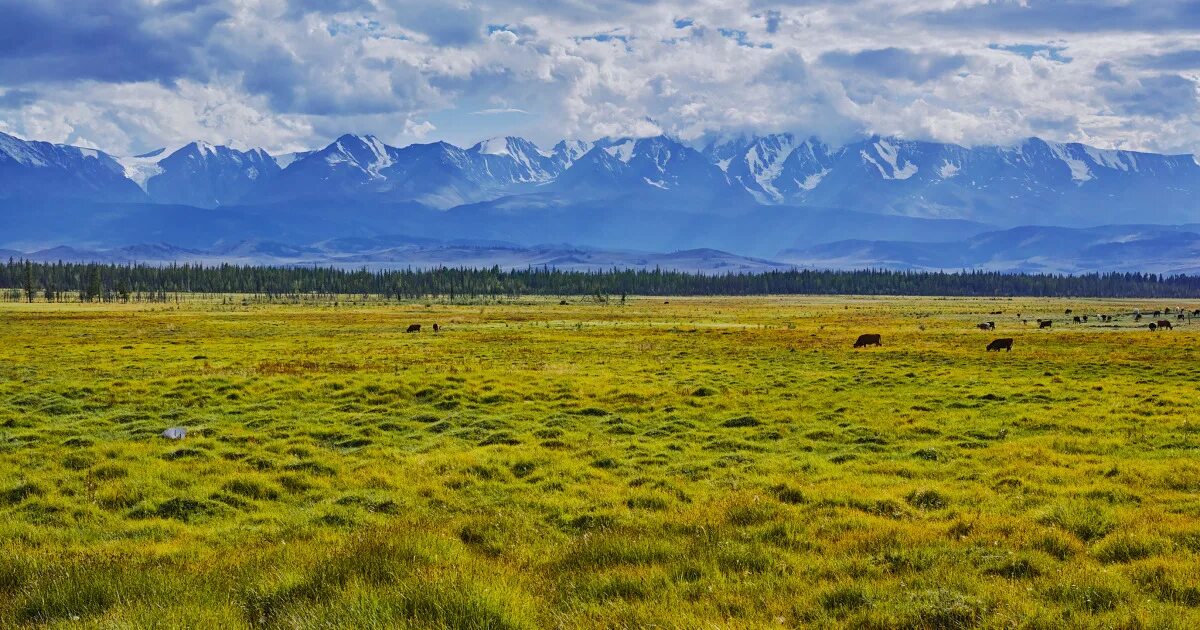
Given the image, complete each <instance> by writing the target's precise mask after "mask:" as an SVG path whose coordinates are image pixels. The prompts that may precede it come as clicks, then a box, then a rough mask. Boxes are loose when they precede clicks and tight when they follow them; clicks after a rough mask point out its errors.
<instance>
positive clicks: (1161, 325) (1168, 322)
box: [1158, 319, 1171, 330]
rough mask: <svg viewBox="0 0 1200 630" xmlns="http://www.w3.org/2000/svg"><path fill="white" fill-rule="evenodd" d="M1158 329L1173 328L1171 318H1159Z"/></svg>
mask: <svg viewBox="0 0 1200 630" xmlns="http://www.w3.org/2000/svg"><path fill="white" fill-rule="evenodd" d="M1158 329H1159V330H1171V320H1169V319H1160V320H1158Z"/></svg>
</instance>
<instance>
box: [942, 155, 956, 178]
mask: <svg viewBox="0 0 1200 630" xmlns="http://www.w3.org/2000/svg"><path fill="white" fill-rule="evenodd" d="M958 171H959V166H958V165H957V164H951V163H950V160H945V161H943V162H942V165H941V166H939V167H938V177H941V178H942V179H950V178H951V177H955V176H957V175H958Z"/></svg>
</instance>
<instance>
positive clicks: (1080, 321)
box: [1075, 315, 1083, 324]
mask: <svg viewBox="0 0 1200 630" xmlns="http://www.w3.org/2000/svg"><path fill="white" fill-rule="evenodd" d="M1075 323H1076V324H1082V323H1083V320H1082V319H1079V316H1078V315H1076V316H1075Z"/></svg>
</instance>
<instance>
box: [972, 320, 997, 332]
mask: <svg viewBox="0 0 1200 630" xmlns="http://www.w3.org/2000/svg"><path fill="white" fill-rule="evenodd" d="M977 328H979V330H995V329H996V322H983V323H982V324H979V325H978V326H977Z"/></svg>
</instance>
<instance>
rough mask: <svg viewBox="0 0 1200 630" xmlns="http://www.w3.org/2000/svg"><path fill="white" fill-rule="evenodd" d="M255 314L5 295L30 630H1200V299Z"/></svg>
mask: <svg viewBox="0 0 1200 630" xmlns="http://www.w3.org/2000/svg"><path fill="white" fill-rule="evenodd" d="M359 300H361V297H360V298H359ZM221 302H222V300H221V298H217V300H216V301H214V302H207V301H202V300H194V301H187V302H185V303H183V304H179V305H176V304H169V305H99V304H87V305H79V304H75V305H48V304H12V303H10V304H0V626H2V627H15V626H21V625H35V624H44V623H48V624H52V625H58V626H65V627H70V626H86V627H95V626H102V627H139V628H140V627H152V626H157V627H178V626H200V625H205V626H209V627H214V628H217V627H219V628H236V627H354V628H371V627H376V628H392V627H458V628H536V627H646V626H658V627H688V628H696V627H731V628H740V627H763V626H782V627H791V626H814V627H830V626H848V627H900V626H905V627H928V628H963V627H974V626H979V627H998V626H1026V627H1115V626H1121V627H1139V626H1140V627H1179V628H1188V627H1197V626H1200V583H1198V582H1197V580H1196V576H1197V575H1200V413H1198V411H1200V389H1198V388H1197V386H1196V383H1197V382H1200V362H1198V359H1200V319H1197V320H1196V321H1195V322H1187V321H1185V322H1181V323H1179V325H1178V326H1176V327H1175V329H1174V330H1170V331H1163V332H1156V333H1151V332H1150V331H1149V330H1147V329H1146V328H1144V327H1142V324H1144V323H1146V322H1142V323H1141V324H1138V323H1135V322H1134V321H1133V319H1132V317H1131V316H1128V315H1124V316H1120V317H1118V319H1117V321H1116V322H1114V323H1112V324H1105V323H1099V322H1097V321H1096V318H1095V317H1094V316H1093V317H1091V322H1090V323H1088V324H1073V323H1069V321H1067V320H1070V317H1066V318H1065V319H1064V315H1063V312H1064V310H1065V309H1067V308H1071V309H1073V310H1074V312H1075V314H1080V313H1089V314H1093V315H1094V314H1100V313H1103V314H1114V315H1115V314H1124V313H1130V312H1132V311H1133V309H1135V308H1139V307H1140V308H1141V309H1142V310H1144V311H1148V310H1154V309H1159V308H1164V307H1171V308H1172V309H1176V308H1179V307H1180V306H1187V307H1188V308H1189V309H1194V308H1200V300H1197V301H1196V304H1191V303H1187V304H1183V303H1177V302H1169V301H1154V302H1150V301H1140V302H1139V301H1104V300H1032V299H1013V300H1009V299H994V300H991V299H934V298H821V297H786V298H785V297H778V298H746V299H697V298H671V299H669V300H663V299H649V298H638V299H630V300H629V301H628V302H627V303H624V304H622V303H620V302H619V301H616V300H614V301H611V302H610V303H608V304H597V303H594V302H592V301H591V300H587V299H579V298H568V302H569V303H568V304H566V305H560V304H559V302H558V300H557V299H555V300H542V299H531V300H516V301H507V300H506V301H504V303H497V302H495V301H491V302H488V303H483V302H479V303H472V304H456V305H455V304H445V303H439V302H436V301H434V302H431V303H429V304H426V303H423V302H422V303H406V304H403V305H396V304H395V303H393V304H390V305H385V304H382V303H380V302H377V301H371V302H368V303H366V304H363V303H361V302H360V303H356V304H353V303H351V304H348V303H347V302H345V301H343V302H341V303H340V304H339V305H338V306H337V307H334V306H333V305H332V304H321V305H307V306H303V305H295V306H278V305H275V306H272V305H259V304H254V303H247V305H243V303H242V302H241V298H240V297H239V298H237V299H234V300H230V302H232V304H221ZM996 311H1002V313H1001V314H992V313H993V312H996ZM1018 313H1019V314H1020V316H1019V317H1018ZM1046 317H1054V318H1055V319H1056V322H1055V324H1054V327H1053V328H1051V329H1049V330H1039V329H1037V326H1036V324H1034V323H1032V322H1033V320H1035V319H1037V318H1046ZM1022 319H1028V320H1029V321H1030V322H1031V323H1029V324H1023V323H1022V322H1021V320H1022ZM1153 319H1157V318H1153ZM1171 319H1172V320H1174V316H1173V315H1172V316H1171ZM983 321H995V322H996V326H997V328H996V330H995V331H986V332H985V331H980V330H978V329H977V328H976V324H977V323H979V322H983ZM434 322H437V323H439V324H440V325H441V327H442V330H441V332H439V333H437V334H434V333H433V332H431V331H430V327H431V326H432V324H433V323H434ZM412 323H421V324H422V325H423V330H422V332H420V333H412V334H409V333H405V330H406V328H407V327H408V326H409V324H412ZM860 333H879V334H881V335H882V342H883V345H882V347H870V348H864V349H858V350H855V349H854V348H852V347H851V345H852V343H853V342H854V340H855V338H856V337H857V336H858V335H859V334H860ZM998 337H1012V338H1014V339H1015V343H1014V347H1013V349H1012V351H1011V352H1002V353H996V352H991V353H989V352H985V351H984V347H985V346H986V345H987V344H988V342H990V341H991V340H992V339H994V338H998ZM169 427H184V428H186V429H187V430H188V435H187V437H186V438H185V439H183V440H178V441H173V440H168V439H165V438H163V437H161V436H160V433H161V432H162V431H163V430H164V429H167V428H169Z"/></svg>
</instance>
